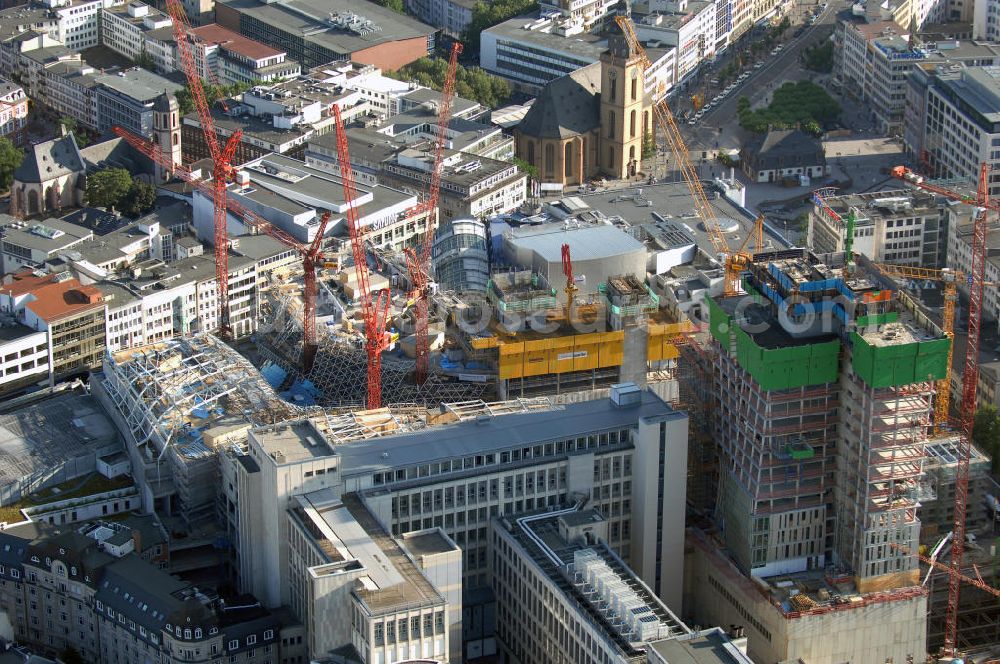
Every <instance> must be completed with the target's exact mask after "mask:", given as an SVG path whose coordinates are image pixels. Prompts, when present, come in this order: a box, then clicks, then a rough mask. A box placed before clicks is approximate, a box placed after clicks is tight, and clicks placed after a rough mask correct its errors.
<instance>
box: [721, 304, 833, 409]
mask: <svg viewBox="0 0 1000 664" xmlns="http://www.w3.org/2000/svg"><path fill="white" fill-rule="evenodd" d="M708 303H709V307H708V309H709V331H710V332H711V334H712V336H713V337H715V339H716V340H717V341H718V342H719V343H720V344H722V347H723V348H725V349H729V348H731V342H732V337H731V335H735V341H736V361H737V362H738V363H739V365H740V366H741V367H742V368H743V369H744V370H745V371H746V372H747V373H749V374H750V375H751V376H752V377H753V379H754V380H755V381H757V384H758V385H760V387H761V389H764V390H767V391H771V390H788V389H792V388H796V387H803V386H805V385H822V384H824V383H832V382H835V381H836V380H837V375H838V370H839V365H840V341H838V340H837V339H832V340H830V341H823V342H819V343H814V344H801V345H798V346H790V347H787V348H763V347H761V346H758V345H757V343H756V342H754V340H753V337H751V336H750V335H749V334H747V333H746V332H744V331H743V330H742V329H740V328H738V327H736V328H735V329H734V327H733V325H732V319H731V318H730V316H729V315H728V314H726V312H725V311H723V310H722V308H721V307H719V305H718V304H716V303H715V301H714V300H712V299H711V298H709V299H708Z"/></svg>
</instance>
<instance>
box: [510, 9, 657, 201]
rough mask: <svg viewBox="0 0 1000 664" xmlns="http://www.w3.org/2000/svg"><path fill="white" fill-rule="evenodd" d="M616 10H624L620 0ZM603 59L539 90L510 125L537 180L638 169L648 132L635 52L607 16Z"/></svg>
mask: <svg viewBox="0 0 1000 664" xmlns="http://www.w3.org/2000/svg"><path fill="white" fill-rule="evenodd" d="M622 5H624V7H623V8H620V9H619V12H622V11H624V12H627V11H628V9H627V2H622ZM607 36H608V50H607V51H605V52H604V53H602V54H601V59H600V61H598V62H595V63H593V64H591V65H588V66H586V67H584V68H582V69H578V70H577V71H575V72H573V73H571V74H567V75H566V76H563V77H562V78H558V79H556V80H554V81H552V82H550V83H549V84H548V85H546V86H545V88H544V89H543V90H542V92H541V93H540V94H539V95H538V97H537V98H536V99H535V103H534V104H532V106H531V108H530V109H529V110H528V112H527V114H525V116H524V119H523V120H522V121H521V123H520V124H519V125H518V126H517V128H515V130H514V145H515V153H516V154H517V156H518V157H519V158H521V159H523V160H525V161H527V162H528V163H529V164H531V165H532V166H534V167H535V168H536V169H537V170H538V179H539V180H540V181H541V182H544V183H549V184H561V185H563V186H564V187H568V186H571V185H579V184H584V183H585V182H587V181H589V180H591V179H592V178H595V177H598V176H601V175H603V176H606V177H608V178H612V179H622V178H627V177H630V176H633V175H635V174H637V173H639V172H640V171H641V170H642V145H643V137H644V136H645V135H646V134H647V133H648V132H650V131H651V130H652V125H651V114H652V108H651V102H650V100H649V98H648V96H647V95H646V93H645V91H644V89H643V88H644V86H643V72H642V65H641V58H640V56H639V55H638V54H637V53H635V52H634V51H633V50H632V49H631V48H629V44H628V41H627V40H626V39H625V36H624V35H623V34H622V32H621V29H620V28H619V27H618V25H617V24H616V23H615V22H614V20H613V19H612V20H610V22H609V27H608V28H607Z"/></svg>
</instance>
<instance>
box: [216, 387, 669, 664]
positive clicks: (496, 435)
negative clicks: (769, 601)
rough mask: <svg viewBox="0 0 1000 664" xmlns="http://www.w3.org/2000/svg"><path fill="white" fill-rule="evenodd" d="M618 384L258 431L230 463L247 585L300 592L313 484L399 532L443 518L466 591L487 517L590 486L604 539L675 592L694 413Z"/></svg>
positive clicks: (481, 583) (274, 599) (484, 543)
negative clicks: (384, 418)
mask: <svg viewBox="0 0 1000 664" xmlns="http://www.w3.org/2000/svg"><path fill="white" fill-rule="evenodd" d="M612 395H613V396H612V398H611V399H608V400H602V401H592V402H586V403H579V404H567V405H564V406H551V405H549V403H548V401H547V400H531V399H526V400H521V401H519V402H505V403H501V404H493V405H491V406H490V407H489V411H488V412H490V413H492V414H491V415H486V414H484V413H485V412H486V411H483V410H477V409H475V408H472V409H471V410H470V409H469V408H466V407H458V408H450V409H447V410H448V411H449V413H451V414H450V415H449V416H447V417H445V418H444V419H443V421H441V422H440V423H439V424H433V422H432V421H429V420H425V419H424V418H422V417H418V419H417V420H414V419H412V417H410V416H407V415H402V413H393V414H392V416H391V417H392V419H393V420H394V421H396V422H397V425H395V426H394V428H393V429H392V430H386V431H385V432H384V433H383V435H379V436H375V437H366V436H364V435H361V436H359V435H358V433H360V432H359V431H358V429H357V428H356V425H355V424H353V423H354V422H356V416H355V415H354V414H347V415H344V416H340V417H337V418H332V419H328V420H308V421H302V422H298V423H288V424H286V425H276V426H273V427H270V426H269V427H264V428H261V429H259V430H255V431H251V434H250V439H249V443H248V450H247V451H246V452H245V453H244V454H242V455H240V454H238V455H235V456H233V457H232V458H231V459H230V464H231V468H230V469H229V470H225V469H224V470H223V474H224V476H225V475H227V474H228V473H231V474H232V475H233V477H234V481H233V485H234V487H236V489H235V490H234V492H233V495H232V500H234V501H235V502H236V506H235V508H234V509H235V513H236V514H237V515H238V517H237V516H234V517H233V518H238V519H239V522H240V523H241V524H244V526H246V524H250V525H249V527H243V528H240V529H239V532H240V534H239V542H238V544H237V558H238V560H239V567H240V574H239V578H240V583H241V585H242V587H243V588H244V589H245V590H247V591H251V592H255V593H257V595H258V596H259V597H260V598H261V599H262V601H263V602H264V603H265V604H266V605H269V606H270V605H278V604H288V603H291V604H292V605H293V606H294V603H295V601H296V600H295V597H294V595H295V593H296V590H294V588H295V587H296V585H297V584H298V583H300V581H299V574H300V572H297V571H296V569H297V568H296V567H295V566H294V565H292V564H291V562H292V561H294V556H295V554H294V553H293V552H292V547H293V546H297V545H296V544H294V543H293V544H290V539H291V540H292V541H293V542H294V540H296V539H297V538H290V537H289V532H290V531H291V532H294V529H293V528H294V527H299V526H298V525H297V524H296V525H295V526H294V527H293V524H295V521H294V519H293V518H291V517H290V516H289V514H291V515H293V516H294V515H295V513H296V510H297V508H300V507H302V503H301V502H300V501H301V496H308V495H310V494H312V493H313V492H317V491H324V492H329V493H330V494H331V496H330V499H331V500H336V499H339V500H341V501H343V502H344V503H350V501H351V500H354V501H357V502H359V503H360V504H362V505H363V506H364V508H365V509H367V511H369V512H370V513H371V515H372V518H373V520H374V521H376V522H377V523H378V524H380V526H381V527H382V528H384V529H385V532H387V533H391V534H392V535H393V536H394V537H396V538H401V539H402V540H403V542H404V544H405V542H406V541H407V533H411V532H413V531H422V530H427V529H432V530H433V529H440V530H441V531H443V532H444V533H445V535H446V536H447V538H448V539H450V540H451V541H452V542H454V543H455V544H457V545H458V547H460V548H461V550H462V553H461V566H462V577H461V578H462V581H461V584H462V590H463V592H464V593H468V592H469V591H472V590H475V589H483V588H486V587H488V586H490V585H491V580H490V574H491V569H492V566H491V562H490V557H489V548H490V542H491V539H490V536H489V531H490V527H491V526H490V524H491V519H493V518H494V517H511V516H513V515H516V514H521V513H524V512H532V511H535V510H545V509H552V508H554V507H555V506H558V505H566V504H572V503H574V502H577V501H578V500H587V501H588V505H589V507H591V508H593V509H595V510H598V511H599V512H600V514H601V515H602V516H603V517H604V519H606V525H607V537H606V540H605V541H606V544H607V547H608V548H609V549H610V550H612V551H614V552H615V554H616V555H617V556H619V557H620V558H621V559H622V560H625V561H628V562H629V564H630V566H631V567H632V568H634V569H635V570H636V574H637V575H638V576H639V577H640V578H641V579H642V580H643V583H645V584H646V585H647V586H648V587H649V588H650V592H651V593H652V594H654V595H657V596H658V597H660V598H661V599H662V600H663V601H664V602H665V603H666V604H667V605H668V606H675V607H677V606H679V604H680V597H681V576H682V566H681V565H680V564H678V562H679V561H680V560H681V559H682V557H683V552H682V548H683V542H682V539H683V530H684V528H683V518H684V517H683V511H681V510H678V509H676V507H677V506H678V505H681V504H683V501H684V492H685V476H686V463H687V462H686V457H687V417H686V416H685V415H684V414H683V413H679V412H676V411H674V410H672V409H671V408H670V406H668V405H667V404H666V403H665V402H663V401H662V400H660V399H659V398H658V397H656V396H655V395H653V394H652V393H651V392H648V391H642V390H640V389H639V388H637V387H635V386H634V385H631V386H628V385H623V386H620V387H618V388H616V389H614V390H612ZM504 413H509V414H504ZM435 419H436V418H435ZM446 422H450V423H446ZM431 440H433V441H434V442H433V444H428V441H431ZM247 457H249V458H247ZM352 496H353V498H352ZM350 512H351V514H353V515H354V516H355V518H357V512H356V510H355V509H353V508H352V509H351V510H350ZM265 533H269V535H265ZM445 548H447V547H445V545H444V544H442V545H440V546H439V547H435V549H434V550H435V551H437V550H438V549H445ZM668 561H669V562H668ZM345 627H346V625H345ZM435 633H436V631H435ZM397 638H398V635H397ZM312 654H314V655H315V653H312ZM466 656H468V654H466Z"/></svg>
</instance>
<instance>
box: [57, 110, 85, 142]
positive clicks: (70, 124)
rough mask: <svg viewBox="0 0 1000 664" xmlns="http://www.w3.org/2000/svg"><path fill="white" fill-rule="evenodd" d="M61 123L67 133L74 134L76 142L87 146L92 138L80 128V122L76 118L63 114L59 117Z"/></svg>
mask: <svg viewBox="0 0 1000 664" xmlns="http://www.w3.org/2000/svg"><path fill="white" fill-rule="evenodd" d="M59 125H60V126H62V127H63V128H64V129H65V130H66V133H67V134H73V138H75V139H76V144H77V145H78V146H79V147H81V148H85V147H87V144H88V143H89V142H90V140H89V139H88V138H87V134H86V133H84V131H83V130H82V129H80V125H79V123H78V122H77V121H76V118H71V117H69V116H63V117H61V118H59Z"/></svg>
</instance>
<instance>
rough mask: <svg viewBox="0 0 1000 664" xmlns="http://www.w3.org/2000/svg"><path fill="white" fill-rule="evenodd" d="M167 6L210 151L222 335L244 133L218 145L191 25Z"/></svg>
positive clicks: (226, 325) (172, 1)
mask: <svg viewBox="0 0 1000 664" xmlns="http://www.w3.org/2000/svg"><path fill="white" fill-rule="evenodd" d="M166 8H167V12H168V13H169V14H170V18H171V19H172V20H173V27H174V38H175V40H176V41H177V50H178V52H179V53H180V56H181V57H180V60H181V69H182V70H183V71H184V76H185V77H186V78H187V81H188V90H189V91H190V93H191V97H192V98H193V100H194V106H195V109H196V110H197V112H198V120H199V121H200V122H201V130H202V132H203V133H204V134H205V143H206V144H207V145H208V150H209V154H210V156H211V158H212V181H213V191H212V200H213V201H214V203H215V206H214V208H215V209H214V215H213V242H214V248H215V279H216V284H217V295H218V299H219V332H220V333H221V334H222V335H223V336H226V335H228V334H229V332H230V321H229V233H228V231H227V212H226V210H227V209H228V206H227V205H226V197H227V190H226V187H227V185H228V183H229V178H230V177H231V175H232V161H233V158H234V157H235V155H236V150H237V148H238V147H239V145H240V141H241V140H242V135H243V132H242V131H241V130H239V129H237V130H236V131H235V132H233V135H232V136H230V137H229V140H228V141H226V144H225V145H224V146H222V145H219V138H218V135H217V134H216V133H215V122H214V121H213V120H212V111H211V108H210V107H209V103H208V98H207V97H206V95H205V88H204V86H203V85H202V81H201V75H200V74H199V73H198V66H197V63H196V62H195V58H194V52H193V44H192V37H191V33H190V29H191V26H190V23H189V22H188V17H187V13H186V12H185V11H184V6H183V5H182V4H181V2H180V0H167V2H166Z"/></svg>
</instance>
